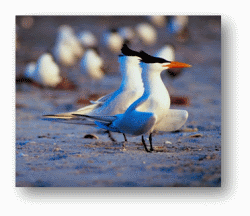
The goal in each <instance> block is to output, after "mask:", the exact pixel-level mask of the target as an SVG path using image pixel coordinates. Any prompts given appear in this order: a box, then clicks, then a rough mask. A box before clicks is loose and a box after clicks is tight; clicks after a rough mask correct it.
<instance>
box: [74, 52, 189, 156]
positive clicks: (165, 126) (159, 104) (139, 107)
mask: <svg viewBox="0 0 250 216" xmlns="http://www.w3.org/2000/svg"><path fill="white" fill-rule="evenodd" d="M138 56H139V57H140V58H141V62H140V66H141V68H142V81H143V84H144V93H143V95H142V96H141V97H140V98H139V99H137V100H136V101H135V102H134V103H132V104H131V105H130V106H129V107H128V109H127V110H126V111H125V112H124V113H122V114H117V115H113V116H111V115H109V116H100V115H86V114H84V115H81V114H74V115H76V116H80V117H83V118H86V117H87V118H89V119H92V120H94V122H95V124H96V125H98V126H99V127H100V128H103V129H106V130H108V131H112V132H118V133H123V134H126V135H127V134H128V135H131V136H142V143H143V145H144V148H145V150H146V152H152V151H154V149H153V145H152V133H153V131H171V130H176V129H178V128H180V127H181V126H182V125H183V124H184V123H185V122H186V120H187V118H188V112H187V111H185V110H170V109H169V108H170V97H169V94H168V91H167V89H166V87H165V85H164V83H163V81H162V79H161V76H160V74H161V72H162V71H163V70H165V69H169V68H184V67H191V65H189V64H185V63H181V62H174V61H172V62H171V61H168V60H165V59H163V58H158V57H154V56H151V55H149V54H147V53H145V52H144V51H141V52H139V55H138ZM146 134H149V143H150V150H148V148H147V146H146V143H145V140H144V135H146Z"/></svg>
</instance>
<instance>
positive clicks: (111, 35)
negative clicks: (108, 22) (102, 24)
mask: <svg viewBox="0 0 250 216" xmlns="http://www.w3.org/2000/svg"><path fill="white" fill-rule="evenodd" d="M103 42H104V44H105V45H106V47H108V49H109V50H111V51H112V52H113V53H118V52H120V50H121V48H122V46H123V43H124V39H123V37H122V36H121V35H120V34H119V33H118V30H117V29H110V30H109V31H106V32H105V33H104V35H103Z"/></svg>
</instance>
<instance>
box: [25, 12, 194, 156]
mask: <svg viewBox="0 0 250 216" xmlns="http://www.w3.org/2000/svg"><path fill="white" fill-rule="evenodd" d="M149 20H150V22H151V23H152V24H149V23H141V24H138V25H137V26H136V27H135V28H134V29H132V28H131V27H128V26H125V27H121V28H118V29H111V30H109V31H106V32H105V33H104V34H103V43H104V44H105V46H106V47H107V48H108V49H110V50H111V51H112V52H113V53H120V52H121V53H122V54H120V55H119V64H120V72H121V75H122V82H121V85H120V88H119V89H118V90H117V91H115V92H113V93H110V94H108V95H106V96H103V97H101V98H99V99H98V100H96V101H91V104H90V105H88V106H85V107H83V108H81V109H79V110H77V111H74V112H68V113H60V114H53V115H45V116H43V117H44V118H43V119H44V120H50V121H57V122H64V123H70V124H82V125H90V126H98V127H100V128H102V129H105V130H107V131H108V132H109V133H111V132H118V133H122V134H123V135H124V139H125V141H127V137H126V135H131V136H141V137H142V143H143V145H144V148H145V150H146V151H147V152H152V151H154V148H153V145H152V133H153V132H154V131H165V132H167V131H175V130H178V129H179V128H181V127H182V126H183V125H184V124H185V122H186V120H187V118H188V112H187V111H185V110H177V109H170V96H169V93H168V91H167V89H166V87H165V85H164V83H163V81H162V79H161V76H160V74H161V72H162V71H163V70H166V69H168V70H171V69H175V68H184V67H190V65H188V64H185V63H180V62H176V61H174V60H175V50H174V47H173V46H172V45H170V44H167V45H165V46H164V47H162V48H161V49H160V50H158V51H157V52H156V53H155V54H154V55H149V54H147V53H146V52H144V51H139V52H138V51H135V50H132V49H130V48H129V46H130V44H133V42H136V40H138V39H139V40H140V41H142V42H143V43H144V44H145V45H153V44H155V43H156V42H157V31H156V30H155V28H154V27H153V26H157V27H164V26H166V22H167V20H166V17H164V16H149ZM187 23H188V17H187V16H175V17H172V18H171V20H170V22H169V24H168V26H169V27H168V28H169V29H170V32H172V33H174V34H178V33H180V32H182V31H184V29H185V28H186V26H187ZM97 47H98V40H97V38H96V37H95V35H94V34H93V33H92V32H91V31H84V32H81V33H80V34H79V35H78V36H76V35H75V33H74V31H73V29H72V28H71V27H69V26H65V25H63V26H61V27H60V28H59V31H58V37H57V38H56V42H55V46H54V47H53V49H52V50H51V52H48V53H44V54H43V55H41V56H40V57H39V59H38V60H37V62H36V63H29V64H28V65H27V67H26V71H25V75H24V76H25V77H26V78H28V79H30V80H32V81H34V82H36V83H38V84H40V85H41V86H44V87H52V88H54V87H56V86H57V85H59V83H60V82H62V77H61V75H60V66H64V67H72V66H74V65H75V64H76V62H77V61H78V59H80V64H79V65H80V70H81V72H82V73H84V74H85V75H87V76H88V77H89V78H90V79H91V80H101V79H102V78H103V77H104V76H105V74H104V72H103V64H104V62H103V59H102V58H101V56H100V55H99V53H98V48H97ZM145 135H149V142H150V149H148V148H147V145H146V143H145V140H144V136H145Z"/></svg>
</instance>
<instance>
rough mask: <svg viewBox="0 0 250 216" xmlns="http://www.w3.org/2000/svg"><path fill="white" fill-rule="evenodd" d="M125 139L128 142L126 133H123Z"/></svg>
mask: <svg viewBox="0 0 250 216" xmlns="http://www.w3.org/2000/svg"><path fill="white" fill-rule="evenodd" d="M123 137H124V140H125V142H127V141H128V140H127V137H126V135H125V134H124V133H123Z"/></svg>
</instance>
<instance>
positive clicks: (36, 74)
mask: <svg viewBox="0 0 250 216" xmlns="http://www.w3.org/2000/svg"><path fill="white" fill-rule="evenodd" d="M24 76H25V77H26V78H29V79H31V80H32V81H34V82H35V83H37V84H39V85H41V86H43V87H56V85H58V84H59V83H60V82H61V81H62V77H61V76H60V69H59V66H58V65H57V64H56V63H55V62H54V60H53V57H52V55H51V54H49V53H44V54H43V55H41V56H40V57H39V59H38V61H37V63H34V62H31V63H29V64H28V65H27V67H26V71H25V74H24Z"/></svg>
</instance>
